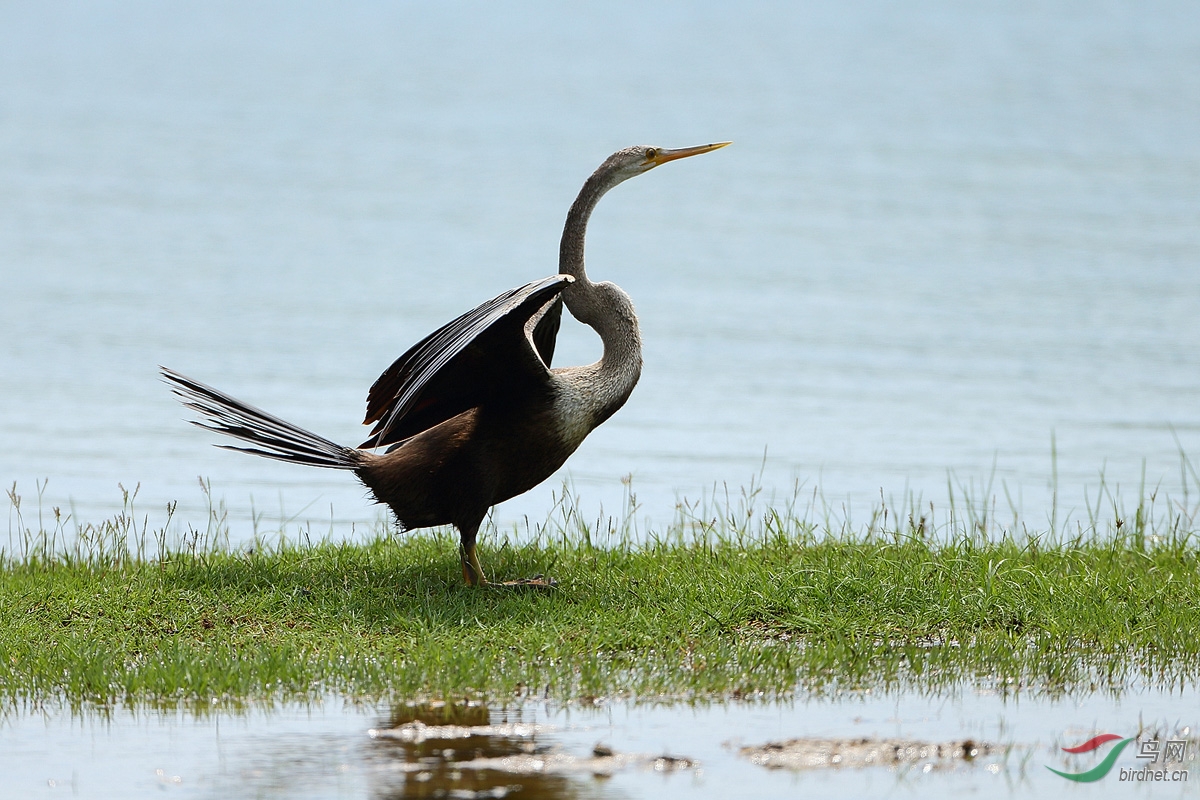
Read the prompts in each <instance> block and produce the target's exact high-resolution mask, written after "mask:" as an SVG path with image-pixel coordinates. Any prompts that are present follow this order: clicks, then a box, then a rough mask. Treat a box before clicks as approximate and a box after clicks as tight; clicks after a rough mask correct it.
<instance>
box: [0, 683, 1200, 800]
mask: <svg viewBox="0 0 1200 800" xmlns="http://www.w3.org/2000/svg"><path fill="white" fill-rule="evenodd" d="M1196 708H1197V697H1196V695H1195V692H1194V691H1193V690H1187V691H1185V692H1183V693H1179V692H1175V693H1166V692H1158V691H1146V692H1133V693H1130V694H1128V695H1126V696H1124V697H1122V698H1114V697H1111V696H1084V697H1080V698H1060V699H1057V700H1047V699H1043V700H1040V701H1036V702H1030V701H1028V700H1024V701H1021V700H1017V699H1014V698H1008V699H1007V700H1006V699H1004V698H1002V697H1000V696H997V695H995V694H990V693H972V692H967V693H965V694H963V695H961V696H957V697H922V696H919V695H899V696H872V695H865V696H859V697H846V698H841V699H837V700H807V701H798V702H796V703H794V704H783V705H776V704H770V705H767V704H750V703H732V704H728V705H716V706H708V707H687V706H657V707H655V706H633V705H628V704H625V703H619V702H610V703H604V704H601V705H600V706H598V707H579V706H570V707H565V708H564V707H559V706H554V705H547V704H538V703H528V704H524V705H517V706H514V707H510V708H508V709H499V708H494V709H492V710H491V711H490V712H489V710H488V709H487V708H480V709H478V710H477V711H467V712H465V713H460V715H459V717H458V718H457V719H456V722H457V723H458V724H459V725H465V726H489V725H490V728H482V727H475V728H474V729H473V730H465V731H460V732H456V734H457V735H455V736H454V738H439V736H444V735H445V734H439V733H438V732H436V731H432V730H422V729H420V728H417V729H416V731H415V735H413V733H414V732H413V731H405V730H404V729H399V731H397V729H396V728H394V727H393V726H395V725H397V724H398V723H406V722H408V721H409V720H411V719H413V718H414V717H416V718H417V719H421V720H424V721H426V722H427V723H429V724H438V723H439V722H441V723H442V724H444V723H445V720H444V719H443V720H439V719H437V718H436V717H438V716H440V715H439V714H431V713H429V712H428V711H427V710H426V711H423V712H421V711H419V712H418V713H416V714H414V713H412V712H411V711H409V710H407V709H406V708H405V707H403V706H398V707H397V708H395V709H392V710H391V711H390V712H389V709H387V708H385V707H380V708H372V707H370V706H359V705H355V704H353V703H348V702H346V701H344V700H342V699H339V698H336V697H330V698H327V699H326V700H325V701H324V702H321V703H316V704H313V705H310V706H301V705H285V706H283V707H280V708H276V709H274V710H273V711H271V712H270V713H266V712H263V711H256V710H250V711H246V712H242V713H236V712H228V711H213V712H210V713H206V714H198V715H197V714H189V713H180V712H176V711H149V710H142V711H137V712H133V711H116V712H113V713H110V714H109V715H108V716H102V715H100V714H98V713H96V712H95V711H92V712H83V713H75V714H72V713H70V712H67V711H63V710H51V711H46V712H43V713H38V714H26V715H22V716H19V717H15V718H12V719H10V720H7V721H3V722H0V741H3V742H4V744H5V746H4V748H3V749H0V768H2V769H3V772H4V775H5V785H6V791H7V792H10V793H11V794H10V795H8V796H13V797H42V796H49V797H53V796H58V795H62V796H79V797H87V798H108V797H112V798H132V797H161V796H163V792H164V791H165V792H166V793H167V795H168V796H176V797H181V798H205V797H260V798H268V797H289V798H294V797H314V798H315V797H322V798H324V797H364V796H370V797H439V796H456V797H496V796H509V797H512V798H520V797H536V798H566V797H595V798H607V797H628V798H635V797H661V796H663V795H664V794H665V795H667V796H670V797H742V796H747V790H748V788H749V787H753V796H755V797H764V798H776V797H778V798H790V797H797V796H805V795H809V794H813V793H818V794H820V795H822V796H833V795H835V794H841V795H843V796H883V795H889V796H901V797H909V796H912V797H937V798H941V797H961V796H963V795H964V794H965V793H968V792H970V793H975V794H979V795H980V796H986V797H995V796H1004V797H1009V796H1011V797H1058V796H1061V793H1062V792H1063V791H1064V790H1068V789H1067V787H1069V786H1070V785H1071V784H1069V783H1068V782H1067V781H1066V780H1065V779H1063V778H1060V777H1058V776H1056V775H1054V774H1052V773H1050V772H1049V771H1047V769H1046V767H1047V766H1051V767H1054V768H1055V769H1058V770H1062V771H1065V772H1082V771H1084V770H1086V769H1088V768H1090V767H1092V766H1093V765H1094V764H1095V763H1096V762H1098V760H1099V759H1098V758H1097V756H1096V754H1092V755H1081V756H1076V757H1069V756H1067V755H1066V754H1064V753H1062V751H1061V749H1060V748H1062V747H1074V746H1076V745H1078V744H1079V743H1081V742H1083V741H1085V740H1087V739H1089V738H1091V737H1093V736H1095V735H1096V734H1097V733H1116V734H1118V735H1120V736H1122V737H1127V736H1128V737H1132V736H1138V735H1141V736H1142V737H1143V738H1146V739H1152V738H1154V737H1155V736H1158V737H1159V738H1160V741H1164V742H1165V741H1167V740H1169V739H1175V740H1176V741H1179V740H1182V741H1184V742H1185V747H1184V754H1183V755H1184V761H1183V762H1182V764H1179V763H1176V762H1174V761H1173V762H1172V763H1171V765H1170V768H1171V769H1176V768H1182V769H1185V770H1188V777H1187V778H1186V779H1184V780H1181V781H1176V782H1174V783H1154V784H1136V783H1133V782H1129V781H1126V782H1122V781H1121V780H1120V769H1122V768H1126V769H1139V768H1141V767H1144V766H1147V765H1148V764H1149V763H1150V762H1149V761H1148V760H1147V759H1141V760H1139V759H1138V757H1137V754H1138V752H1139V751H1138V745H1137V743H1134V744H1133V745H1130V746H1129V747H1128V748H1127V749H1125V750H1124V751H1123V752H1122V754H1121V756H1120V757H1119V759H1118V761H1117V764H1116V768H1115V769H1114V770H1113V771H1112V772H1111V773H1109V774H1108V775H1107V776H1106V777H1105V778H1103V779H1102V782H1100V783H1099V784H1098V785H1094V786H1092V787H1090V788H1091V789H1092V790H1093V791H1101V792H1102V793H1103V795H1104V796H1106V797H1108V796H1113V795H1114V794H1118V795H1120V796H1131V795H1132V796H1145V794H1146V793H1147V792H1148V791H1149V792H1152V793H1153V794H1154V796H1155V797H1160V796H1161V797H1181V796H1183V797H1190V796H1195V795H1196V786H1197V779H1198V778H1200V775H1198V774H1197V767H1196V765H1197V758H1198V750H1200V740H1198V739H1197V737H1196V735H1195V731H1196V724H1197V723H1198V722H1200V720H1198V719H1196V716H1195V709H1196ZM397 733H399V734H401V735H396V734H397ZM796 737H811V738H814V739H830V738H833V739H845V740H861V739H864V738H865V739H868V740H871V741H874V740H881V741H901V740H904V741H921V742H930V743H944V742H951V741H958V742H964V741H970V742H973V743H974V744H975V745H976V747H977V749H979V750H981V751H982V750H983V749H984V748H985V747H986V746H988V745H991V746H993V748H994V749H992V750H991V752H989V753H988V754H986V755H983V754H981V755H980V756H978V757H977V758H975V759H974V760H973V761H969V762H968V761H964V760H962V759H948V760H941V761H939V760H935V759H928V758H926V759H917V760H915V761H914V762H913V763H911V764H909V763H906V764H903V765H902V766H901V767H899V768H897V767H894V766H873V767H865V768H848V767H833V766H827V767H816V768H809V769H769V768H767V767H764V766H760V765H758V764H755V763H754V762H753V761H751V759H750V758H748V757H746V756H745V755H743V754H742V753H741V748H743V747H748V746H759V745H762V744H765V743H767V742H782V741H786V740H790V739H793V738H796ZM1110 747H1111V746H1110ZM1160 747H1161V746H1160ZM599 748H603V750H598V749H599ZM605 750H607V751H608V752H609V753H611V757H610V759H609V761H607V762H604V761H602V760H598V759H596V758H595V753H596V752H601V753H603V752H605ZM448 751H453V752H448ZM1101 753H1105V754H1106V753H1107V748H1106V749H1105V750H1102V751H1101ZM1160 760H1161V759H1160ZM926 765H929V766H930V768H929V769H926ZM1165 766H1167V765H1166V764H1165V762H1162V763H1159V764H1158V767H1159V768H1164V767H1165ZM517 787H520V788H519V789H518V788H517ZM1087 788H1089V787H1085V788H1084V789H1083V791H1087ZM497 789H501V790H507V791H508V794H507V795H504V794H500V793H496V794H492V793H493V792H496V791H497ZM450 791H457V792H458V794H453V795H447V794H445V793H446V792H450Z"/></svg>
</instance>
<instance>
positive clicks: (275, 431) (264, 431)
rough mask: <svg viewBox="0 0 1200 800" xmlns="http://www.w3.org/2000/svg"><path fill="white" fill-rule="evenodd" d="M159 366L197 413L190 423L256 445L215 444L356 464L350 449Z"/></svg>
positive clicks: (320, 463) (301, 460) (322, 463)
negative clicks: (198, 417) (195, 418)
mask: <svg viewBox="0 0 1200 800" xmlns="http://www.w3.org/2000/svg"><path fill="white" fill-rule="evenodd" d="M159 369H160V370H162V375H163V378H164V379H166V382H167V384H168V385H169V386H170V387H171V391H173V392H175V394H176V395H177V396H178V397H179V399H180V401H181V402H182V403H183V404H184V405H185V406H187V407H188V408H191V409H193V410H195V411H197V412H199V413H200V415H201V417H202V418H203V420H192V424H193V425H196V426H198V427H201V428H205V429H207V430H210V431H216V432H217V433H223V434H225V435H226V436H233V437H235V438H238V439H241V440H243V441H246V442H250V443H251V444H253V445H256V447H235V446H233V445H223V444H222V445H217V446H218V447H222V448H224V449H226V450H240V451H241V452H243V453H253V454H254V455H258V456H265V457H267V458H275V459H278V460H280V461H291V462H293V463H296V464H308V465H310V466H314V467H328V468H329V469H354V468H355V467H358V466H360V463H361V459H360V458H359V455H360V454H359V452H358V451H357V450H354V449H353V448H350V447H343V446H342V445H340V444H337V443H335V442H331V441H329V440H328V439H325V438H323V437H321V436H317V435H316V434H315V433H310V432H309V431H306V430H304V429H303V428H299V427H297V426H295V425H293V424H291V423H290V422H284V421H283V420H281V419H279V417H275V416H272V415H271V414H268V413H267V412H265V411H261V410H259V409H257V408H255V407H254V406H251V405H247V404H246V403H243V402H242V401H241V400H237V399H235V398H232V397H230V396H229V395H227V394H225V393H224V392H219V391H217V390H216V389H214V388H212V387H211V386H205V385H204V384H203V383H200V382H199V381H194V380H192V379H191V378H189V377H187V376H186V375H180V374H179V373H178V372H175V371H174V370H169V369H167V368H166V367H159Z"/></svg>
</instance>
